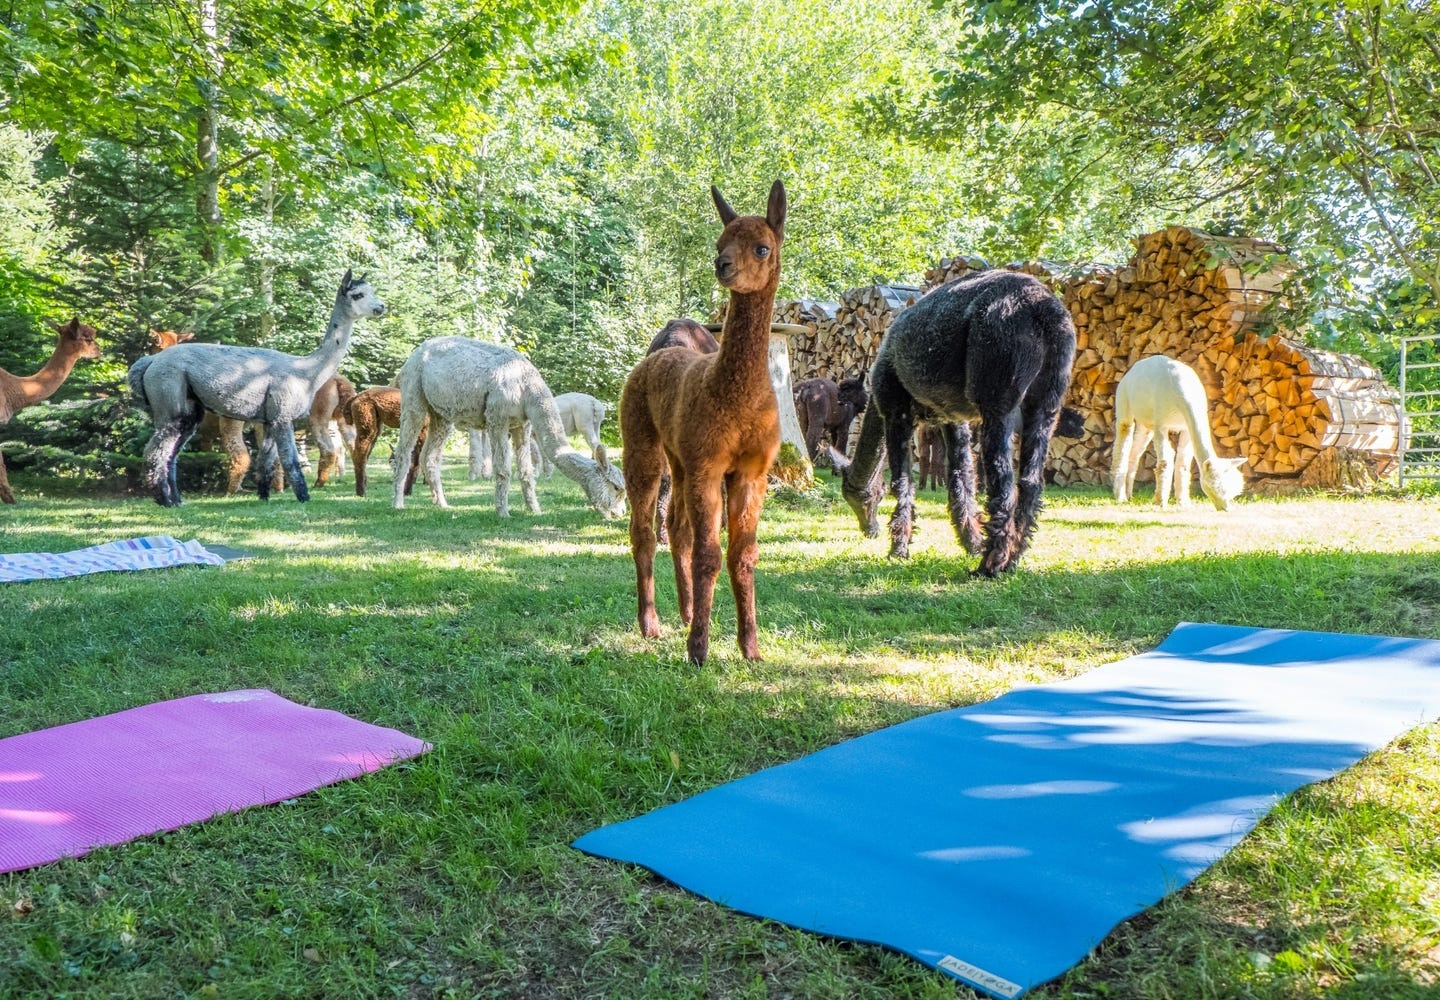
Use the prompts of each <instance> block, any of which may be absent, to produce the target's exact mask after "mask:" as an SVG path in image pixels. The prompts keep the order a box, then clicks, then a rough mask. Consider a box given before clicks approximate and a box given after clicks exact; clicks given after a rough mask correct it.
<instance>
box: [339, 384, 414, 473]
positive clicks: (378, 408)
mask: <svg viewBox="0 0 1440 1000" xmlns="http://www.w3.org/2000/svg"><path fill="white" fill-rule="evenodd" d="M345 417H346V420H348V421H349V423H350V425H351V426H352V427H354V428H355V444H354V445H353V446H352V447H351V449H350V457H351V459H352V464H354V466H355V495H356V496H357V497H363V496H364V495H365V486H366V479H365V463H366V462H368V461H369V460H370V452H371V451H372V450H373V449H374V447H375V441H376V439H378V438H379V437H380V428H381V427H395V428H399V426H400V390H399V389H393V388H391V387H390V386H377V387H376V388H373V389H366V390H365V391H364V392H362V393H359V394H358V395H356V396H354V397H353V398H351V399H350V400H349V402H348V403H347V404H346V407H345ZM424 444H425V431H423V430H422V431H421V432H420V437H419V438H418V439H417V440H416V441H415V453H414V454H413V455H412V456H411V460H410V474H409V475H408V476H406V477H405V493H406V495H407V496H408V495H409V493H410V491H411V489H413V488H414V486H415V474H416V473H417V472H419V471H420V449H421V447H423V446H424Z"/></svg>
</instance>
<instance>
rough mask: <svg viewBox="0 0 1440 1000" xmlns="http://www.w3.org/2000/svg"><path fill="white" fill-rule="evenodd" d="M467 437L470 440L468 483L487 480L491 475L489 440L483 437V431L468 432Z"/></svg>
mask: <svg viewBox="0 0 1440 1000" xmlns="http://www.w3.org/2000/svg"><path fill="white" fill-rule="evenodd" d="M467 436H468V438H469V440H470V481H471V482H474V481H475V480H477V479H489V478H490V473H491V465H490V440H489V439H488V438H487V437H486V436H485V432H484V431H470V433H469V434H468V435H467Z"/></svg>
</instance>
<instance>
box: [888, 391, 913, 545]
mask: <svg viewBox="0 0 1440 1000" xmlns="http://www.w3.org/2000/svg"><path fill="white" fill-rule="evenodd" d="M914 436H915V420H914V418H913V417H912V416H911V415H910V411H909V410H908V409H903V410H900V411H898V412H896V413H892V414H890V415H889V416H888V418H887V419H886V421H885V447H886V449H887V450H888V451H889V453H890V493H891V494H892V495H893V496H894V497H895V513H893V514H891V515H890V557H891V558H892V559H908V558H910V535H911V533H912V532H913V531H914V523H915V482H914V480H912V479H911V478H910V439H911V438H912V437H914Z"/></svg>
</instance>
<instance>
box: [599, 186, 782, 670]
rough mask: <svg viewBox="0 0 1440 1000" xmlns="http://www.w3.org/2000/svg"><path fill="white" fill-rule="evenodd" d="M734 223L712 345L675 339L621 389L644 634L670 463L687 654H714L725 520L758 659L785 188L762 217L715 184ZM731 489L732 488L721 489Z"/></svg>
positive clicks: (651, 620)
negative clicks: (722, 306) (726, 298)
mask: <svg viewBox="0 0 1440 1000" xmlns="http://www.w3.org/2000/svg"><path fill="white" fill-rule="evenodd" d="M710 195H711V197H712V198H714V200H715V208H716V209H717V210H718V211H719V213H720V221H721V222H723V223H724V224H725V229H724V231H723V232H722V233H721V234H720V239H719V240H718V241H717V243H716V244H715V249H716V255H715V279H716V280H717V281H718V282H719V283H720V284H721V286H723V287H725V288H728V289H729V290H730V308H729V310H728V311H727V312H726V314H725V328H724V330H723V332H722V333H721V336H720V350H719V352H718V353H715V354H697V353H695V352H694V351H691V350H686V349H683V348H667V349H665V350H662V351H656V352H655V353H654V354H651V355H648V356H647V357H645V358H644V359H643V360H641V362H640V363H639V364H638V365H636V366H635V370H634V371H633V372H631V373H630V377H629V378H628V379H627V380H626V382H625V390H624V392H623V393H622V394H621V396H620V433H621V436H622V437H623V438H624V441H625V454H624V471H625V490H626V493H627V494H628V495H629V497H630V549H631V553H632V555H633V556H634V558H635V582H636V590H637V592H638V596H639V609H638V618H639V621H640V632H641V634H642V635H644V636H645V637H646V638H652V639H653V638H655V637H656V636H658V635H659V634H660V618H659V616H658V615H657V614H656V611H655V548H656V534H655V523H654V522H655V506H656V498H657V495H658V493H659V490H660V477H661V475H662V473H663V472H664V471H665V465H666V460H667V459H668V460H669V465H670V474H671V477H672V478H673V480H674V500H673V501H672V505H671V507H670V518H669V520H670V553H671V556H672V559H673V561H674V564H675V589H676V592H677V595H678V597H679V603H680V617H681V619H682V620H683V621H685V622H687V623H688V624H689V625H690V638H689V642H688V645H687V652H688V655H689V658H690V660H691V662H693V663H696V664H702V663H704V662H705V658H706V656H707V655H708V654H709V652H710V609H711V604H712V602H713V600H714V597H715V580H716V578H717V577H718V576H719V575H720V524H721V520H722V518H724V517H728V521H727V523H728V527H729V533H730V545H729V549H728V551H727V553H726V564H727V566H728V569H729V571H730V587H731V589H732V591H733V592H734V594H735V620H736V640H737V641H738V643H739V645H740V652H741V655H743V656H744V657H745V658H746V659H747V660H758V659H760V645H759V641H758V638H757V635H756V628H755V563H756V561H757V560H758V557H759V546H758V544H757V542H756V532H757V531H758V529H759V525H760V507H761V505H762V504H763V503H764V502H765V486H766V476H767V474H768V473H769V471H770V466H771V465H773V464H774V462H775V455H776V454H777V453H778V452H779V450H780V416H779V409H778V407H777V405H776V402H775V389H774V386H772V385H771V382H770V371H769V350H770V312H771V309H772V307H773V306H774V303H775V290H776V288H777V287H778V286H779V284H780V244H781V243H782V242H783V240H784V236H785V187H784V185H782V184H781V183H780V182H779V181H776V182H775V184H774V186H772V187H771V188H770V200H769V204H768V206H767V208H766V212H765V217H764V218H760V217H759V216H754V215H747V216H740V215H737V214H736V212H735V210H734V209H732V208H731V207H730V206H729V205H728V204H727V203H726V202H725V199H724V197H723V196H722V195H721V194H720V191H719V190H718V189H717V188H714V187H712V188H711V189H710ZM722 487H723V492H722Z"/></svg>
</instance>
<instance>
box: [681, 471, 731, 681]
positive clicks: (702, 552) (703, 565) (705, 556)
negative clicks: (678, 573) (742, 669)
mask: <svg viewBox="0 0 1440 1000" xmlns="http://www.w3.org/2000/svg"><path fill="white" fill-rule="evenodd" d="M683 500H684V504H685V508H686V513H687V515H688V519H689V522H690V530H691V531H692V532H693V534H694V545H693V548H692V550H691V556H690V570H691V578H692V583H693V586H694V589H695V593H694V597H693V598H692V605H693V607H692V610H693V612H694V617H693V618H692V619H691V621H690V638H689V641H688V642H687V643H686V653H687V658H688V659H689V660H690V662H691V663H693V664H695V665H696V666H704V664H705V660H706V659H707V658H708V657H709V655H710V614H711V610H712V609H713V607H714V603H715V581H716V580H717V579H718V578H719V576H720V520H721V513H722V511H721V507H720V484H719V483H718V482H706V481H700V482H697V481H695V480H693V479H692V480H691V481H690V482H689V483H687V484H686V489H685V494H684V498H683Z"/></svg>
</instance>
